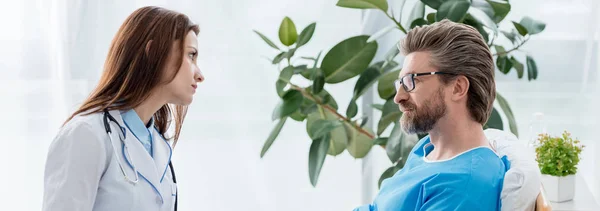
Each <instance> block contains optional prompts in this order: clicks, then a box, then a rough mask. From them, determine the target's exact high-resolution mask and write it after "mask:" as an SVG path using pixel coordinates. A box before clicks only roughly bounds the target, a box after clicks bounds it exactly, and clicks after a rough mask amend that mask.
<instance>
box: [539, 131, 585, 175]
mask: <svg viewBox="0 0 600 211" xmlns="http://www.w3.org/2000/svg"><path fill="white" fill-rule="evenodd" d="M538 142H539V143H538V146H537V147H536V149H535V152H536V154H537V157H536V160H537V162H538V166H539V167H540V170H541V171H542V174H547V175H552V176H559V177H562V176H567V175H572V174H575V173H577V164H579V155H580V154H581V150H582V149H583V148H584V146H583V145H581V144H580V142H579V140H577V139H573V138H572V137H571V134H570V133H568V132H567V131H565V132H564V133H563V134H562V136H556V137H553V136H549V135H548V134H540V135H539V138H538Z"/></svg>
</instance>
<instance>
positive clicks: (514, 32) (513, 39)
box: [502, 29, 517, 44]
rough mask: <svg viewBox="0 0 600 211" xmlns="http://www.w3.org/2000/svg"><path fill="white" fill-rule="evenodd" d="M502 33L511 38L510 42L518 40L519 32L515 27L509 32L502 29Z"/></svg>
mask: <svg viewBox="0 0 600 211" xmlns="http://www.w3.org/2000/svg"><path fill="white" fill-rule="evenodd" d="M502 34H504V36H505V37H506V38H507V39H508V40H510V42H512V43H513V44H514V43H515V41H516V38H517V32H516V31H515V30H514V29H513V31H511V32H507V31H502Z"/></svg>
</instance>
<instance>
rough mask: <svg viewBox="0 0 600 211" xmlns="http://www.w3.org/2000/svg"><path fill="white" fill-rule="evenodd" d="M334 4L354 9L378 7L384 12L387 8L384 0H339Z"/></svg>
mask: <svg viewBox="0 0 600 211" xmlns="http://www.w3.org/2000/svg"><path fill="white" fill-rule="evenodd" d="M336 5H337V6H338V7H346V8H354V9H380V10H381V11H383V12H386V13H387V10H388V4H387V1H386V0H339V1H338V2H337V4H336Z"/></svg>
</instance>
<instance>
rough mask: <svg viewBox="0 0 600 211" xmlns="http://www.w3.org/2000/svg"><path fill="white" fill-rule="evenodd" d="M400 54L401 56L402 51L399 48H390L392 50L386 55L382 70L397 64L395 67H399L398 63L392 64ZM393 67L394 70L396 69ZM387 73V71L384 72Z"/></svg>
mask: <svg viewBox="0 0 600 211" xmlns="http://www.w3.org/2000/svg"><path fill="white" fill-rule="evenodd" d="M398 54H400V49H399V48H398V46H396V45H394V46H393V47H392V48H390V50H389V51H388V52H387V53H386V54H385V61H384V62H383V63H382V65H381V68H383V69H385V68H386V66H389V65H391V64H395V65H394V67H395V66H397V65H398V63H392V62H393V61H394V58H396V56H398ZM394 67H392V68H394ZM384 72H387V71H384Z"/></svg>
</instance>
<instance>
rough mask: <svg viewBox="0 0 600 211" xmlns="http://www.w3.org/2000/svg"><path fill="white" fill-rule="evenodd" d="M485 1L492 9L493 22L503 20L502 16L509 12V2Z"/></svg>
mask: <svg viewBox="0 0 600 211" xmlns="http://www.w3.org/2000/svg"><path fill="white" fill-rule="evenodd" d="M486 1H487V3H489V4H490V5H491V6H492V8H493V9H494V16H493V19H494V22H495V23H500V22H502V20H504V18H505V17H506V16H507V15H508V13H509V12H510V9H511V6H510V3H508V2H498V1H490V0H486Z"/></svg>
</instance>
